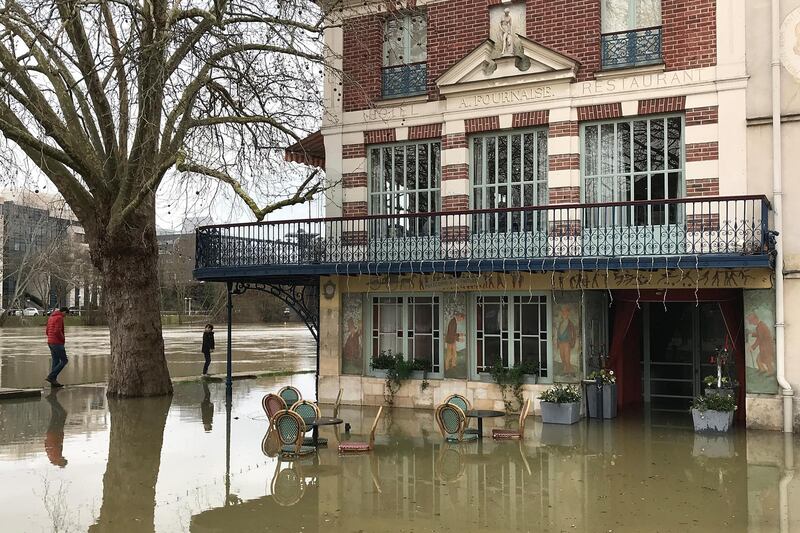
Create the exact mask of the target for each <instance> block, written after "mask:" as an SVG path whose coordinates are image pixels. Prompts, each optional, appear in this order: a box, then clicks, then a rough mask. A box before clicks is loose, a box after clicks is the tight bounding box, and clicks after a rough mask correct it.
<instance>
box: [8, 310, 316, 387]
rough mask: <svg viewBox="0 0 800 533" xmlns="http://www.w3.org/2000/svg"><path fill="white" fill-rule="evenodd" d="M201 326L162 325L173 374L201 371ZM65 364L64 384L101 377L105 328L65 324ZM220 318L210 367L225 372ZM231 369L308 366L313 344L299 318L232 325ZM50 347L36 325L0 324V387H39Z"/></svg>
mask: <svg viewBox="0 0 800 533" xmlns="http://www.w3.org/2000/svg"><path fill="white" fill-rule="evenodd" d="M202 335H203V328H202V327H201V326H191V327H189V326H184V327H169V328H164V344H165V348H166V352H167V362H168V364H169V371H170V375H171V376H172V377H183V376H195V375H199V374H200V373H201V372H202V371H203V354H201V353H200V345H201V342H202ZM66 337H67V344H66V348H67V354H68V356H69V365H67V367H66V368H65V369H64V371H63V372H62V373H61V375H60V376H59V380H60V381H61V382H62V383H66V384H75V383H99V382H104V381H106V379H107V375H108V353H109V350H110V348H109V338H108V330H107V329H105V328H101V327H72V328H66ZM226 339H227V333H226V331H225V326H224V324H222V325H217V331H216V332H215V340H216V345H217V349H216V350H215V351H214V353H212V355H211V359H212V363H211V367H210V368H209V372H210V373H212V374H214V373H224V372H225V344H226ZM233 339H234V344H233V361H234V365H233V369H234V371H235V372H256V371H264V370H270V371H287V370H313V369H314V367H315V363H314V355H315V353H316V345H315V344H314V339H313V337H312V336H311V334H310V333H309V332H308V329H306V327H305V326H303V325H302V324H297V323H292V324H289V325H286V326H283V325H275V326H252V325H242V326H235V327H234V330H233ZM49 354H50V352H49V351H48V348H47V343H46V341H45V338H44V333H43V329H41V328H0V387H12V388H13V387H18V388H24V387H42V386H43V385H44V382H43V379H44V377H45V376H46V375H47V373H48V371H49V365H50V355H49Z"/></svg>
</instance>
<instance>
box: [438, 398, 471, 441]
mask: <svg viewBox="0 0 800 533" xmlns="http://www.w3.org/2000/svg"><path fill="white" fill-rule="evenodd" d="M444 403H450V404H453V405H457V406H458V407H460V408H461V410H462V411H464V414H466V413H467V411H469V410H470V409H472V405H471V404H470V403H469V400H467V399H466V398H465V397H463V396H461V395H460V394H451V395H450V396H448V397H447V399H446V400H445V401H444ZM467 426H469V419H467ZM464 433H467V434H471V433H475V434H476V435H477V434H478V429H477V428H471V427H467V429H465V430H464Z"/></svg>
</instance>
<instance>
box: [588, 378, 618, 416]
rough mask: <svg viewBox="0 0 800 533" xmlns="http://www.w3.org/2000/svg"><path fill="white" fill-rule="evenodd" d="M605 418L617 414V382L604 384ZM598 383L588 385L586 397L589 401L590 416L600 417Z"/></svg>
mask: <svg viewBox="0 0 800 533" xmlns="http://www.w3.org/2000/svg"><path fill="white" fill-rule="evenodd" d="M602 395H603V418H614V417H616V416H617V384H616V383H608V384H606V385H603V392H602ZM597 396H598V394H597V385H594V384H593V385H587V386H586V399H587V400H588V403H589V418H600V413H599V410H600V406H599V405H598V404H597V400H598V398H597Z"/></svg>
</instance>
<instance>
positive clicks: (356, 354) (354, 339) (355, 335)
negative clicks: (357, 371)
mask: <svg viewBox="0 0 800 533" xmlns="http://www.w3.org/2000/svg"><path fill="white" fill-rule="evenodd" d="M342 355H343V356H344V358H345V359H347V360H348V361H358V360H359V359H361V329H360V328H359V327H358V326H356V323H355V320H353V318H352V317H350V318H348V319H347V333H346V336H345V342H344V348H343V349H342Z"/></svg>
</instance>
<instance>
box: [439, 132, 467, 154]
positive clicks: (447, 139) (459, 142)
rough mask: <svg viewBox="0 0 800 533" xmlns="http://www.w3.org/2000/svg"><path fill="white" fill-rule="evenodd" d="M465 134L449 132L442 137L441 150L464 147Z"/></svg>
mask: <svg viewBox="0 0 800 533" xmlns="http://www.w3.org/2000/svg"><path fill="white" fill-rule="evenodd" d="M466 147H467V136H466V135H465V134H463V133H451V134H449V135H445V136H443V137H442V150H447V149H448V148H466Z"/></svg>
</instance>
